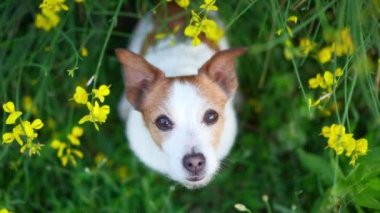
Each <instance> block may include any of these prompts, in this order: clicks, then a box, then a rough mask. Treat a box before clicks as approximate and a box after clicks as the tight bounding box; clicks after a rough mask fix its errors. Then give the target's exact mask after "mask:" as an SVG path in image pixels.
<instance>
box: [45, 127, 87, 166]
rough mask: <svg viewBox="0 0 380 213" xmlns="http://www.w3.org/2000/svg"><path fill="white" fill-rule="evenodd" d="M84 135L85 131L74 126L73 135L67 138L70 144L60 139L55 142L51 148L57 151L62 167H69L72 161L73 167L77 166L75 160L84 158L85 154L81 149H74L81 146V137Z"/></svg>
mask: <svg viewBox="0 0 380 213" xmlns="http://www.w3.org/2000/svg"><path fill="white" fill-rule="evenodd" d="M82 135H83V129H82V128H81V127H78V126H74V127H73V129H72V130H71V133H70V134H68V135H67V136H66V138H67V139H68V141H69V142H66V141H60V140H58V139H55V140H53V142H52V143H51V144H50V146H51V147H52V148H53V149H55V150H57V156H58V158H59V159H60V160H61V163H62V166H67V164H68V162H69V161H70V162H71V164H72V165H73V166H76V165H77V161H76V159H75V158H81V159H82V158H83V153H82V151H80V150H79V149H76V148H73V146H74V147H78V146H80V140H79V137H81V136H82Z"/></svg>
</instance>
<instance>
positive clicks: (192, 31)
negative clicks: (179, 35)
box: [184, 25, 201, 46]
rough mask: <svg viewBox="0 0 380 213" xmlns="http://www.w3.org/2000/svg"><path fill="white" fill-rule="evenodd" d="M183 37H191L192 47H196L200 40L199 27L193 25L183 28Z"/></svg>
mask: <svg viewBox="0 0 380 213" xmlns="http://www.w3.org/2000/svg"><path fill="white" fill-rule="evenodd" d="M184 33H185V36H188V37H192V38H193V40H192V45H193V46H198V45H199V44H200V43H201V40H200V39H199V37H198V36H199V34H200V33H201V28H200V27H199V26H194V25H188V26H187V27H186V28H185V32H184Z"/></svg>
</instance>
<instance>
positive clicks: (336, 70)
mask: <svg viewBox="0 0 380 213" xmlns="http://www.w3.org/2000/svg"><path fill="white" fill-rule="evenodd" d="M343 74H344V72H343V70H342V68H340V67H338V68H336V69H335V76H337V77H341V76H343Z"/></svg>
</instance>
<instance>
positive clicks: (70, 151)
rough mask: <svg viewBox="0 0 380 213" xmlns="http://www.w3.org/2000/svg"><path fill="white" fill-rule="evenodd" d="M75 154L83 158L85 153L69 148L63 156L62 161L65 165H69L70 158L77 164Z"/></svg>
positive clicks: (73, 163)
mask: <svg viewBox="0 0 380 213" xmlns="http://www.w3.org/2000/svg"><path fill="white" fill-rule="evenodd" d="M73 154H74V155H73ZM75 156H77V157H78V158H83V153H82V152H81V151H80V150H78V149H71V148H67V149H66V153H65V155H63V156H62V157H61V163H62V165H63V166H64V167H65V166H67V163H68V161H69V160H70V162H71V164H72V165H73V166H77V161H76V159H75Z"/></svg>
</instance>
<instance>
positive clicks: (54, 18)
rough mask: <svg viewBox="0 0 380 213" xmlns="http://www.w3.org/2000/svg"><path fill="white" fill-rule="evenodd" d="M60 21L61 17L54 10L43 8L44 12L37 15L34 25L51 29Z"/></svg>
mask: <svg viewBox="0 0 380 213" xmlns="http://www.w3.org/2000/svg"><path fill="white" fill-rule="evenodd" d="M59 22H60V17H59V16H58V15H57V14H56V13H55V12H53V11H51V10H48V9H42V13H39V14H37V15H36V19H35V21H34V25H35V26H36V28H40V29H43V30H45V31H50V30H51V29H52V28H54V27H56V26H57V25H58V24H59Z"/></svg>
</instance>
